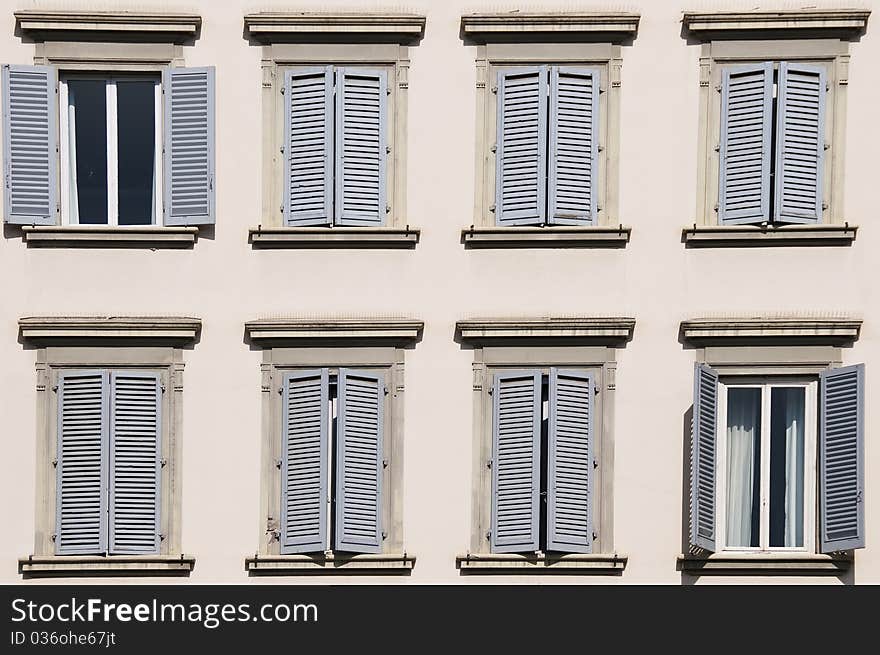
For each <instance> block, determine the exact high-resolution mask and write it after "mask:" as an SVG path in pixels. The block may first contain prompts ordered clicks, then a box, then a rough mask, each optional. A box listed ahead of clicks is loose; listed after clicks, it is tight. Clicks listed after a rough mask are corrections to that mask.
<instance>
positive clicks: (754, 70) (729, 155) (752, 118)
mask: <svg viewBox="0 0 880 655" xmlns="http://www.w3.org/2000/svg"><path fill="white" fill-rule="evenodd" d="M772 118H773V64H772V63H769V62H767V63H761V64H746V65H742V66H728V67H725V68H724V69H723V71H722V80H721V144H720V162H721V163H720V182H721V184H720V189H719V198H718V218H719V222H720V223H722V224H737V223H762V222H765V221H769V220H770V167H771V159H772V155H771V151H770V150H771V146H770V139H771V133H772V129H773V124H772V123H773V121H772Z"/></svg>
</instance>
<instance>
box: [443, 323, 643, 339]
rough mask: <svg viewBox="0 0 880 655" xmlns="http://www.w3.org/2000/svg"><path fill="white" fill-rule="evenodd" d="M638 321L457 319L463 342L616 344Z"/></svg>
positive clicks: (631, 330)
mask: <svg viewBox="0 0 880 655" xmlns="http://www.w3.org/2000/svg"><path fill="white" fill-rule="evenodd" d="M635 324H636V320H635V319H634V318H627V317H598V318H591V317H572V318H473V319H464V320H461V321H457V322H456V324H455V331H456V333H457V334H458V335H459V336H460V337H461V339H462V341H483V340H487V339H558V338H567V339H571V338H576V339H588V340H593V341H599V342H607V343H609V344H615V343H619V342H623V341H628V340H630V339H631V338H632V334H633V330H634V329H635Z"/></svg>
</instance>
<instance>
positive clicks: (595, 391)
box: [593, 384, 599, 396]
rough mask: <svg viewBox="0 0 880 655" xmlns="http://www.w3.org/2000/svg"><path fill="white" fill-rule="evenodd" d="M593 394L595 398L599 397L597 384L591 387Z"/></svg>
mask: <svg viewBox="0 0 880 655" xmlns="http://www.w3.org/2000/svg"><path fill="white" fill-rule="evenodd" d="M593 393H595V394H596V395H597V396H598V395H599V385H598V384H594V385H593Z"/></svg>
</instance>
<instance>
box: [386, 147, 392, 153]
mask: <svg viewBox="0 0 880 655" xmlns="http://www.w3.org/2000/svg"><path fill="white" fill-rule="evenodd" d="M385 154H386V155H390V154H391V146H385Z"/></svg>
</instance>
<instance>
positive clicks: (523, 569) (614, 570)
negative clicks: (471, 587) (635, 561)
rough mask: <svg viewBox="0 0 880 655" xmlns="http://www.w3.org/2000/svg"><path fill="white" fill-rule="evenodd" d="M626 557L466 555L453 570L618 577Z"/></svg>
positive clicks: (543, 554) (457, 562)
mask: <svg viewBox="0 0 880 655" xmlns="http://www.w3.org/2000/svg"><path fill="white" fill-rule="evenodd" d="M627 559H628V558H627V556H626V555H619V554H617V553H598V554H576V553H571V554H566V555H548V554H546V553H540V554H531V555H520V554H517V553H479V554H473V553H468V554H466V555H458V556H456V558H455V567H456V568H457V569H459V571H460V572H461V573H462V574H463V575H466V574H469V573H557V572H558V573H581V574H583V575H620V574H621V573H623V570H624V569H625V568H626V563H627Z"/></svg>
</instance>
